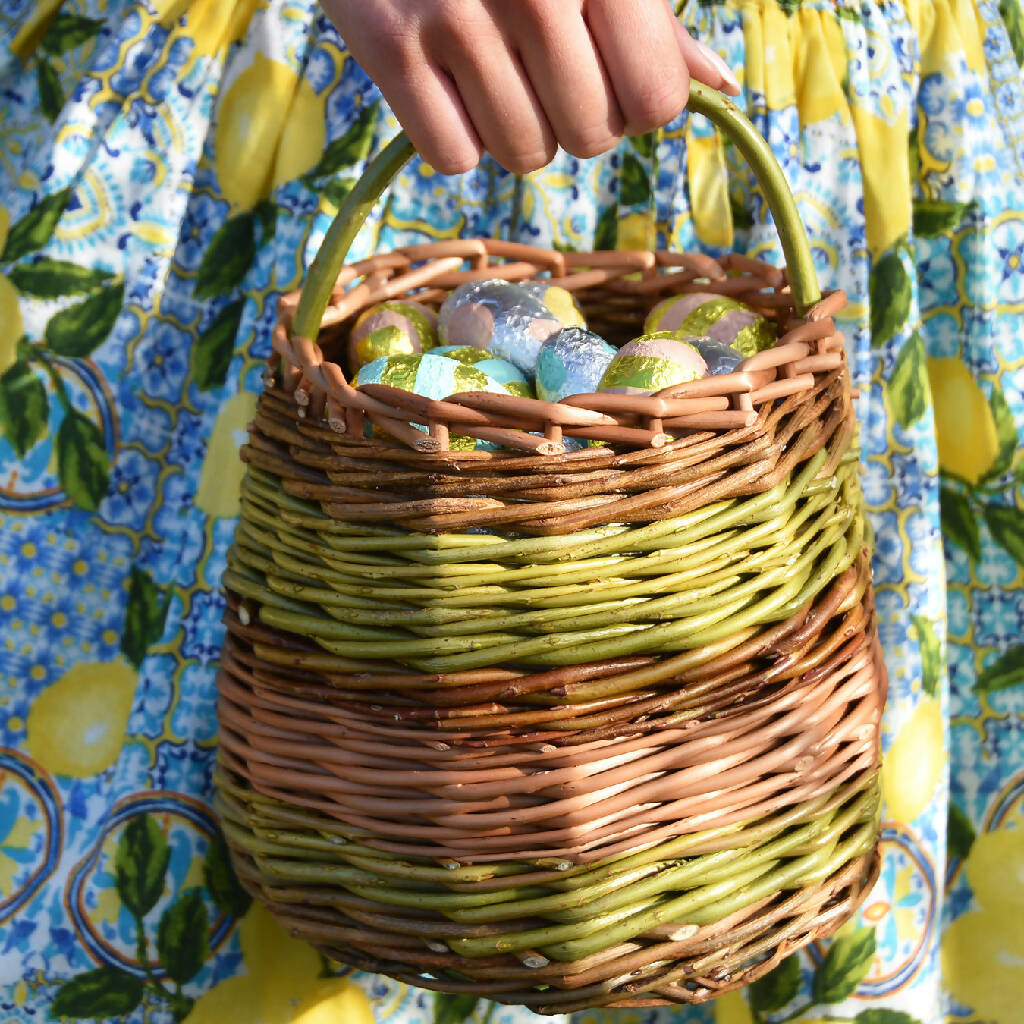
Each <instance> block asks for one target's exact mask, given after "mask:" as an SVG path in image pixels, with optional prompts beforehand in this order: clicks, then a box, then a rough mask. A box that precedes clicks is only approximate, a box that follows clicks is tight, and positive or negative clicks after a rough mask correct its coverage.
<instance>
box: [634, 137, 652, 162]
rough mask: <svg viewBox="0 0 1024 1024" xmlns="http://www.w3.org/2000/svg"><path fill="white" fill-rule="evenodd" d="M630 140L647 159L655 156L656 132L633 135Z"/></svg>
mask: <svg viewBox="0 0 1024 1024" xmlns="http://www.w3.org/2000/svg"><path fill="white" fill-rule="evenodd" d="M629 142H630V145H632V147H633V148H634V149H635V150H636V151H637V152H638V153H639V154H640V155H641V156H642V157H643V158H644V159H645V160H650V159H651V157H652V156H654V132H647V133H646V134H644V135H631V136H630V138H629Z"/></svg>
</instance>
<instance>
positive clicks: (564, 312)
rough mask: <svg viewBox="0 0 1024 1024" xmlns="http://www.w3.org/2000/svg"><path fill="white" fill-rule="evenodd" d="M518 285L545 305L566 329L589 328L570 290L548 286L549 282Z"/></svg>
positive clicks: (523, 282)
mask: <svg viewBox="0 0 1024 1024" xmlns="http://www.w3.org/2000/svg"><path fill="white" fill-rule="evenodd" d="M518 284H519V287H520V288H522V289H523V290H524V291H526V292H529V293H530V294H531V295H532V296H533V297H534V298H535V299H537V300H538V301H539V302H542V303H544V305H545V306H547V308H548V309H550V310H551V312H552V313H554V314H555V316H556V317H557V318H558V319H559V320H560V321H561V322H562V325H563V326H564V327H583V328H585V327H586V326H587V321H586V320H585V319H584V317H583V310H582V309H580V305H579V303H578V302H577V301H576V296H575V295H573V293H572V292H571V291H569V290H568V289H566V288H561V287H559V286H558V285H557V284H548V282H547V281H519V282H518Z"/></svg>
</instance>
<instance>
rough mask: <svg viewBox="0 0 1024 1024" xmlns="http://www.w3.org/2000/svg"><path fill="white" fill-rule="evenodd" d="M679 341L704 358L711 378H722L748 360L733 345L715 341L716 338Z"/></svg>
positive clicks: (682, 339)
mask: <svg viewBox="0 0 1024 1024" xmlns="http://www.w3.org/2000/svg"><path fill="white" fill-rule="evenodd" d="M679 340H680V341H685V342H686V343H687V344H688V345H692V346H693V347H694V348H695V349H696V350H697V351H698V352H699V353H700V354H701V355H702V356H703V357H704V362H705V363H707V364H708V376H709V377H720V376H721V375H722V374H725V373H732V372H733V371H734V370H736V369H737V368H738V367H739V365H740V363H742V362H743V360H744V359H745V358H746V356H744V355H743V353H742V352H737V351H736V349H734V348H733V347H732V345H726V344H725V342H722V341H715V339H714V338H680V339H679Z"/></svg>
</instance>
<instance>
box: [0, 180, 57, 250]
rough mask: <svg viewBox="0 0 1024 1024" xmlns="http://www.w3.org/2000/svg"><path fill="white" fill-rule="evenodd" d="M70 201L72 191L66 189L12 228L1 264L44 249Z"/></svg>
mask: <svg viewBox="0 0 1024 1024" xmlns="http://www.w3.org/2000/svg"><path fill="white" fill-rule="evenodd" d="M70 199H71V189H70V188H66V189H64V190H63V191H61V192H55V193H54V194H53V195H52V196H47V197H46V198H45V199H42V200H40V201H39V203H38V204H36V206H35V208H34V209H32V210H30V211H29V212H28V213H27V214H25V216H24V217H22V218H21V220H19V221H18V223H17V224H15V225H14V226H13V227H12V228H11V231H10V234H9V235H8V236H7V244H6V245H5V246H4V251H3V254H2V255H0V263H12V262H14V260H20V259H21V257H22V256H26V255H28V253H30V252H35V251H36V250H37V249H42V247H43V246H44V245H46V243H47V242H48V241H49V240H50V239H51V238H52V237H53V232H54V229H55V228H56V227H57V221H59V220H60V215H61V214H62V213H63V212H64V207H65V206H67V205H68V202H69V201H70Z"/></svg>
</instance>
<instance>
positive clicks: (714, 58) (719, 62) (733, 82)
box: [694, 39, 740, 92]
mask: <svg viewBox="0 0 1024 1024" xmlns="http://www.w3.org/2000/svg"><path fill="white" fill-rule="evenodd" d="M694 42H695V43H696V44H697V46H698V47H699V48H700V50H702V51H703V53H704V54H705V56H706V57H707V58H708V60H710V61H711V63H712V64H714V65H715V67H716V68H718V70H719V72H720V73H721V75H722V78H723V79H724V80H725V84H726V85H728V86H731V87H732V88H733V89H735V90H736V91H737V92H739V91H740V83H739V81H738V79H737V78H736V76H735V75H734V74H733V73H732V68H730V67H729V65H728V64H726V63H725V61H724V60H723V59H722V58H721V57H719V55H718V54H717V53H715V51H714V50H712V49H711V47H710V46H708V45H707V44H706V43H702V42H701V41H700V40H699V39H694Z"/></svg>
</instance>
